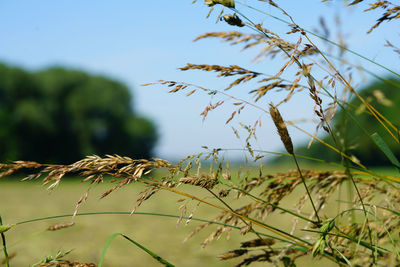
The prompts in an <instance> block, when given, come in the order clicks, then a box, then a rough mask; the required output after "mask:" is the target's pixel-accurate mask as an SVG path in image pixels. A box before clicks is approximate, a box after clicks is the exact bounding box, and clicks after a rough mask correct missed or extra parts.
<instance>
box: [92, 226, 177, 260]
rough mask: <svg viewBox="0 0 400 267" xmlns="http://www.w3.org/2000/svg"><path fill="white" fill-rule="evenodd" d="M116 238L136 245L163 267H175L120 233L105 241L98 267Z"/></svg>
mask: <svg viewBox="0 0 400 267" xmlns="http://www.w3.org/2000/svg"><path fill="white" fill-rule="evenodd" d="M118 236H122V237H123V238H125V239H127V240H128V241H129V242H131V243H132V244H134V245H136V246H137V247H139V248H140V249H142V250H143V251H145V252H146V253H148V254H149V255H150V256H152V257H153V258H154V259H156V260H157V261H158V262H160V263H162V264H164V265H165V266H168V267H174V266H175V265H173V264H171V263H169V262H168V261H167V260H164V259H163V258H161V257H160V256H158V255H157V254H156V253H154V252H152V251H151V250H149V249H147V248H145V247H144V246H142V245H141V244H139V243H138V242H136V241H134V240H133V239H131V238H129V237H128V236H126V235H124V234H121V233H115V234H113V235H111V236H110V238H109V239H108V240H107V242H106V244H105V245H104V248H103V252H102V253H101V257H100V261H99V267H101V266H102V265H103V261H104V257H105V255H106V252H107V249H108V247H109V246H110V244H111V241H112V240H113V239H114V238H116V237H118Z"/></svg>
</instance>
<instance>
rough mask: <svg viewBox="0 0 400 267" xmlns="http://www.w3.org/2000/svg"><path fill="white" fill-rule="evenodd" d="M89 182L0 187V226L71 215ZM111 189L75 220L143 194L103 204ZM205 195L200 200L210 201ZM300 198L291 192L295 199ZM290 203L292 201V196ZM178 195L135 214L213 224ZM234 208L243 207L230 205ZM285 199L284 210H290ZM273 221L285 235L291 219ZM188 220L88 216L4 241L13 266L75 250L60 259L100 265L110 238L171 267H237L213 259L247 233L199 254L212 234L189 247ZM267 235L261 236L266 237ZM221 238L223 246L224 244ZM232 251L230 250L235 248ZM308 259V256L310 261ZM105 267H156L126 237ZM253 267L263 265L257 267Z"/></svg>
mask: <svg viewBox="0 0 400 267" xmlns="http://www.w3.org/2000/svg"><path fill="white" fill-rule="evenodd" d="M88 186H89V185H88V184H87V183H81V182H80V181H79V180H77V179H70V180H68V178H67V179H65V181H63V182H62V183H61V184H60V186H59V187H58V188H56V189H55V190H54V191H52V192H49V191H47V190H46V189H45V188H44V187H43V186H41V184H40V183H39V182H38V181H36V182H23V183H20V182H16V181H10V180H9V179H8V180H2V181H0V211H1V216H2V218H3V223H4V224H11V223H15V222H20V221H24V220H29V219H34V218H40V217H47V216H52V215H61V214H72V213H73V211H74V209H75V204H76V202H77V201H78V200H79V198H80V197H81V195H82V194H83V193H84V192H86V190H87V188H88ZM108 188H110V183H109V182H105V183H103V184H100V185H96V186H93V187H92V188H91V189H90V191H89V199H88V200H87V202H86V203H84V204H82V206H81V208H80V209H79V212H80V213H84V212H100V211H114V212H115V211H123V212H126V211H131V209H132V208H133V206H134V205H135V201H136V199H137V197H138V193H139V192H140V190H141V189H142V188H141V185H137V184H135V185H129V186H125V187H124V188H122V189H120V190H118V191H116V192H113V193H112V194H111V195H109V196H108V197H106V198H104V199H99V196H100V195H101V193H102V192H103V191H105V190H106V189H108ZM184 188H185V191H187V192H191V190H192V192H196V195H199V194H198V192H199V191H198V190H197V189H196V188H195V191H193V188H189V187H187V186H185V187H184ZM207 194H208V193H207V192H204V193H200V196H202V197H204V198H205V199H207ZM296 195H297V196H298V195H299V193H295V194H294V196H296ZM290 197H292V196H290ZM180 199H182V197H181V196H178V195H175V194H173V193H170V192H160V193H159V194H156V195H155V196H154V199H151V201H146V202H144V203H143V205H142V206H141V207H139V209H138V210H137V211H138V212H155V213H165V214H175V215H180V214H181V210H180V209H179V206H181V205H182V204H187V215H189V214H190V213H191V212H192V211H193V213H194V217H197V218H203V219H211V218H213V217H214V216H216V215H217V214H218V213H217V211H216V210H215V209H210V208H209V207H206V206H205V205H199V204H198V202H197V201H194V200H185V201H183V202H178V200H180ZM209 199H210V198H209ZM229 201H230V204H232V205H233V206H234V207H235V205H238V204H240V203H239V202H243V201H244V200H239V201H237V200H234V199H233V197H232V198H230V199H229ZM290 201H291V200H290V199H289V200H286V201H285V202H286V203H290ZM275 214H276V215H274V216H271V218H267V222H268V223H270V224H272V225H276V226H279V227H280V228H281V229H286V230H290V227H291V223H292V219H291V217H289V216H287V217H286V216H284V215H279V213H275ZM70 221H73V222H75V225H74V226H73V227H70V228H66V229H61V230H58V231H54V232H49V231H47V232H43V230H45V229H46V228H47V227H48V226H50V225H53V224H57V223H62V222H70ZM185 223H186V220H182V222H181V223H180V224H179V225H177V219H176V218H167V217H159V216H152V217H150V215H132V216H129V215H92V216H77V217H75V218H72V217H70V216H68V217H65V218H58V219H52V220H46V221H40V222H33V223H27V224H22V225H17V226H16V227H15V228H12V229H11V230H9V231H8V232H7V233H6V234H7V235H6V236H7V244H8V250H9V254H11V255H12V254H13V253H16V254H15V256H14V257H13V258H12V259H11V261H10V264H11V266H28V265H31V264H34V263H36V262H38V261H40V260H42V259H44V258H45V257H46V256H47V255H55V254H56V253H57V251H58V250H63V251H68V250H70V249H73V251H72V252H71V253H70V254H69V255H68V256H66V257H65V259H68V260H70V261H79V262H86V263H89V262H93V263H96V264H97V263H98V261H99V258H100V255H101V252H102V250H103V247H104V245H105V243H106V241H107V239H108V238H109V237H110V236H111V235H112V234H114V233H116V232H119V233H123V234H125V235H127V236H129V237H130V238H132V239H133V240H135V241H137V242H139V243H140V244H142V245H144V246H145V247H147V248H149V249H151V250H152V251H154V252H155V253H157V254H158V255H160V256H161V257H164V258H165V259H167V260H168V261H170V262H171V263H173V264H175V265H176V266H227V265H229V266H232V265H234V263H236V264H237V263H239V260H235V259H233V260H230V261H229V262H228V261H220V260H218V259H217V258H216V256H217V255H218V254H221V253H224V252H227V251H229V250H231V249H232V247H235V246H236V244H239V242H241V241H248V240H251V239H254V238H255V236H254V235H251V234H247V235H245V236H241V235H240V234H239V233H238V231H237V230H233V231H232V233H231V235H230V239H229V240H228V241H227V240H219V241H218V242H216V241H214V242H211V243H210V244H208V245H207V246H206V247H205V248H204V249H203V248H201V246H200V244H201V242H202V241H203V240H204V239H205V238H206V237H207V236H208V235H209V234H210V233H211V232H212V230H214V229H215V227H216V226H210V227H209V228H206V229H203V230H202V231H201V232H199V233H198V234H196V235H195V236H194V237H192V238H191V239H189V240H188V241H187V242H185V243H183V242H182V241H183V240H184V239H185V237H187V236H188V235H189V234H190V233H191V231H193V230H194V229H195V228H196V227H197V226H198V225H199V224H200V222H197V221H195V220H192V221H190V223H189V224H188V225H186V226H185ZM263 231H264V232H265V230H263ZM226 237H227V235H226V234H225V235H223V237H222V238H221V239H226ZM232 244H235V245H232ZM308 257H309V256H307V257H304V258H303V259H301V260H299V263H304V264H306V263H307V266H309V264H308V263H309V260H310V259H311V258H308ZM310 257H311V256H310ZM321 263H324V265H325V266H326V267H328V266H336V265H335V264H334V263H332V262H330V261H328V260H322V261H319V262H318V263H317V265H315V266H318V264H321ZM104 264H105V266H158V265H159V263H158V262H156V261H155V260H154V259H153V258H151V257H150V256H149V255H147V254H146V253H144V252H143V251H142V250H140V249H138V248H137V247H135V246H134V245H132V244H130V243H129V242H128V241H127V240H125V239H123V238H116V239H114V240H113V241H112V243H111V246H110V247H109V249H108V251H107V253H106V257H105V261H104ZM254 266H265V265H263V264H257V263H255V264H254ZM300 266H305V265H300Z"/></svg>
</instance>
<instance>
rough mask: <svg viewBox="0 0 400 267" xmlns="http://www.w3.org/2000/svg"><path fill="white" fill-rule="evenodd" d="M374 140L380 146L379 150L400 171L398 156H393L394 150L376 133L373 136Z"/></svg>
mask: <svg viewBox="0 0 400 267" xmlns="http://www.w3.org/2000/svg"><path fill="white" fill-rule="evenodd" d="M371 138H372V140H373V141H374V143H375V144H376V145H377V146H378V148H379V149H380V150H381V151H382V152H383V153H384V154H385V156H386V157H387V158H388V159H389V160H390V162H391V163H392V164H393V165H394V166H396V167H397V168H398V169H400V162H399V161H398V160H397V158H396V156H395V155H394V154H393V152H392V150H391V149H390V148H389V146H388V145H387V144H386V142H385V141H384V140H383V139H382V137H381V136H380V135H379V134H378V133H374V134H372V135H371Z"/></svg>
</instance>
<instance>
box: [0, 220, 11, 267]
mask: <svg viewBox="0 0 400 267" xmlns="http://www.w3.org/2000/svg"><path fill="white" fill-rule="evenodd" d="M2 225H3V220H2V219H1V215H0V227H1V226H2ZM1 241H2V245H3V254H4V259H5V264H6V267H10V262H9V258H8V253H7V243H6V236H5V234H4V232H3V231H2V232H1Z"/></svg>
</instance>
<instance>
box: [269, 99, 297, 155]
mask: <svg viewBox="0 0 400 267" xmlns="http://www.w3.org/2000/svg"><path fill="white" fill-rule="evenodd" d="M269 105H270V107H269V113H270V114H271V117H272V120H273V121H274V123H275V126H276V128H277V129H278V134H279V136H280V137H281V140H282V143H283V145H284V146H285V148H286V151H287V152H288V153H289V154H292V155H293V143H292V139H291V138H290V135H289V132H288V130H287V128H286V124H285V122H284V121H283V119H282V116H281V113H280V112H279V110H278V109H277V108H276V107H275V106H274V105H273V104H272V103H271V104H269Z"/></svg>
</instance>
